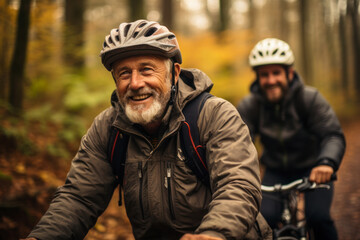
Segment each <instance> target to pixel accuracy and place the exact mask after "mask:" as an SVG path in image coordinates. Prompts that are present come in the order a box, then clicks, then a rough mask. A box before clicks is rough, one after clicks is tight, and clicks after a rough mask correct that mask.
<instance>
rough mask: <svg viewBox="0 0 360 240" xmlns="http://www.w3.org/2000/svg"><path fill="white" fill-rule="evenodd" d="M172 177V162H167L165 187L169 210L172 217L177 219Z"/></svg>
mask: <svg viewBox="0 0 360 240" xmlns="http://www.w3.org/2000/svg"><path fill="white" fill-rule="evenodd" d="M171 177H172V168H171V163H170V162H167V163H166V175H165V188H167V193H168V194H167V199H168V204H169V210H170V215H171V219H172V220H175V219H176V218H175V211H174V203H173V201H174V200H173V196H172V181H171Z"/></svg>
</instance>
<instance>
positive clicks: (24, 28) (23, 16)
mask: <svg viewBox="0 0 360 240" xmlns="http://www.w3.org/2000/svg"><path fill="white" fill-rule="evenodd" d="M31 2H32V1H31V0H21V1H20V8H19V13H18V18H17V30H16V40H15V47H14V52H13V58H12V62H11V67H10V96H9V103H10V105H11V106H13V107H14V108H15V109H16V110H18V111H19V110H22V108H23V99H24V85H25V77H24V73H25V64H26V53H27V46H28V38H29V27H30V10H31Z"/></svg>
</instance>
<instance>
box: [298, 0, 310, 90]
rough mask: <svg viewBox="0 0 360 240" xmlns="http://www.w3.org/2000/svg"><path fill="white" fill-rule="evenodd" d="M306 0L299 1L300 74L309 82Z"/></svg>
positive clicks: (307, 2)
mask: <svg viewBox="0 0 360 240" xmlns="http://www.w3.org/2000/svg"><path fill="white" fill-rule="evenodd" d="M308 4H309V1H308V0H302V1H300V21H301V52H302V69H303V71H302V75H303V76H304V80H305V81H306V83H308V84H311V83H312V81H311V78H310V76H311V71H310V70H311V69H310V68H311V59H310V58H309V51H310V47H309V31H308V29H307V28H308V27H309V24H308Z"/></svg>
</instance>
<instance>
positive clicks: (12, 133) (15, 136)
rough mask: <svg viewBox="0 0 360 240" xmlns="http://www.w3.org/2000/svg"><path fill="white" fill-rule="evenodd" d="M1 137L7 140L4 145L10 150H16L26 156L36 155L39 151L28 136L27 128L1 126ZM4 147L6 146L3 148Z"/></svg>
mask: <svg viewBox="0 0 360 240" xmlns="http://www.w3.org/2000/svg"><path fill="white" fill-rule="evenodd" d="M0 136H1V137H2V138H4V139H5V141H6V143H4V145H5V146H6V147H8V148H10V149H11V148H14V149H16V150H17V151H19V152H21V153H22V154H24V155H34V154H36V153H37V151H38V149H37V147H36V145H35V144H34V143H33V142H32V141H31V140H30V139H29V137H28V136H27V131H26V128H24V127H20V126H18V125H15V126H8V127H4V126H0ZM3 147H4V146H3Z"/></svg>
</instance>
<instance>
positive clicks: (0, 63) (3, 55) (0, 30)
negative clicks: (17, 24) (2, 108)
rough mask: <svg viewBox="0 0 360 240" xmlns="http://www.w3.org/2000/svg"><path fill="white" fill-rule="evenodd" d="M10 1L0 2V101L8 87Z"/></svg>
mask: <svg viewBox="0 0 360 240" xmlns="http://www.w3.org/2000/svg"><path fill="white" fill-rule="evenodd" d="M9 3H10V0H6V1H1V3H0V11H1V17H0V18H1V22H0V23H1V24H0V35H1V36H2V37H1V38H0V42H1V44H0V99H3V100H5V99H6V94H7V91H6V90H7V87H8V64H7V59H8V53H9V38H10V25H11V24H10V23H9V22H10V16H9V15H10V14H9Z"/></svg>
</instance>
